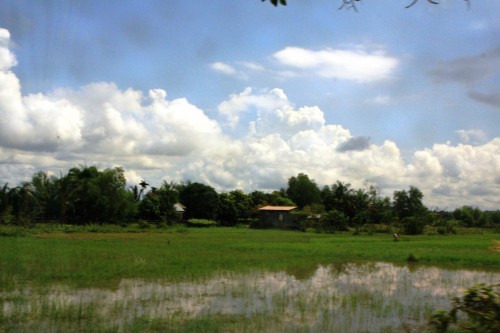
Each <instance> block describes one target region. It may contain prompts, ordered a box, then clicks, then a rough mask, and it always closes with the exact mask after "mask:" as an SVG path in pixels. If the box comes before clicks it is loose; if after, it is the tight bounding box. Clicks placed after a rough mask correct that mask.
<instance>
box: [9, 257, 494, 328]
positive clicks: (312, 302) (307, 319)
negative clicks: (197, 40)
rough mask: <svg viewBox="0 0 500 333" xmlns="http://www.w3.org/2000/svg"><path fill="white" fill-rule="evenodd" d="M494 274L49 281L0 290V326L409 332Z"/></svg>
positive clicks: (338, 269) (358, 271)
mask: <svg viewBox="0 0 500 333" xmlns="http://www.w3.org/2000/svg"><path fill="white" fill-rule="evenodd" d="M498 281H500V273H498V272H485V271H473V270H449V269H441V268H435V267H419V266H396V265H393V264H389V263H363V264H356V263H346V264H338V265H330V266H319V267H317V269H316V270H315V271H313V272H310V274H308V276H307V277H305V278H304V277H301V278H297V277H295V276H294V275H293V274H288V273H286V272H266V271H259V272H254V273H252V274H238V273H227V274H221V275H219V276H217V277H212V278H207V279H205V280H203V281H197V282H189V281H186V282H178V283H171V282H166V281H154V282H151V281H144V280H123V281H122V282H121V283H120V284H119V286H118V287H117V288H116V289H113V290H109V289H100V288H92V289H72V288H70V287H67V286H61V285H56V286H52V287H50V288H49V289H48V290H47V289H45V290H44V291H36V290H29V289H26V290H17V291H14V292H3V293H0V301H1V307H0V309H1V310H2V313H1V316H0V329H2V328H4V329H6V331H12V332H17V331H25V330H29V331H37V330H38V331H54V332H56V331H66V330H77V331H80V330H83V331H87V330H89V329H90V330H94V329H95V330H96V331H117V332H121V331H123V332H126V331H130V330H132V329H137V330H139V331H141V329H140V328H141V327H143V328H145V330H144V331H151V330H155V327H156V328H157V330H158V331H164V330H166V329H165V328H169V329H170V331H182V330H186V331H188V330H189V331H197V330H196V327H197V326H196V325H195V323H199V324H200V325H205V326H206V325H208V326H209V327H210V331H217V330H219V331H224V332H227V331H230V332H257V331H259V332H290V331H291V332H398V331H411V329H412V328H418V327H419V326H421V325H423V324H425V322H426V321H427V320H428V317H429V315H430V314H431V313H432V312H433V310H434V309H435V308H444V309H447V308H449V307H450V305H451V302H450V299H451V297H453V296H458V295H460V294H461V292H462V291H463V290H464V289H465V288H467V287H470V286H472V285H474V284H478V283H486V284H493V283H498ZM141 325H142V326H141ZM155 325H156V326H155ZM167 331H168V330H167ZM198 331H203V329H200V330H198Z"/></svg>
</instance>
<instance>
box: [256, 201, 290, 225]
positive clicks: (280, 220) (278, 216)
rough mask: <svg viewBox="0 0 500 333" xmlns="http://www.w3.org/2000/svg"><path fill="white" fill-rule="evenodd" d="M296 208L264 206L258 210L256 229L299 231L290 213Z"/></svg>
mask: <svg viewBox="0 0 500 333" xmlns="http://www.w3.org/2000/svg"><path fill="white" fill-rule="evenodd" d="M296 208H297V206H264V207H261V208H259V210H258V221H256V223H255V224H254V226H255V227H256V228H278V229H300V225H299V224H298V223H297V222H295V221H294V219H293V215H292V214H290V212H291V211H292V210H294V209H296Z"/></svg>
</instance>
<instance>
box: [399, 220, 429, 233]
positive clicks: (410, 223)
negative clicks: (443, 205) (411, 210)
mask: <svg viewBox="0 0 500 333" xmlns="http://www.w3.org/2000/svg"><path fill="white" fill-rule="evenodd" d="M401 225H402V226H403V231H404V233H405V234H407V235H421V234H423V233H424V228H425V225H426V221H425V218H423V217H420V216H410V217H406V218H404V219H403V220H402V221H401Z"/></svg>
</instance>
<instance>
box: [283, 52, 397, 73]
mask: <svg viewBox="0 0 500 333" xmlns="http://www.w3.org/2000/svg"><path fill="white" fill-rule="evenodd" d="M274 58H275V59H276V60H278V61H279V62H280V63H281V64H283V65H286V66H289V67H292V68H295V69H299V70H304V71H308V72H312V73H314V74H316V75H319V76H323V77H327V78H334V79H344V80H353V81H358V82H372V81H378V80H383V79H387V78H390V77H391V75H392V74H393V73H394V70H395V69H396V67H397V65H398V62H399V61H398V59H396V58H394V57H391V56H389V55H387V54H385V53H384V52H382V51H378V50H376V51H373V52H367V51H365V50H362V49H355V50H342V49H324V50H319V51H314V50H308V49H304V48H301V47H286V48H284V49H283V50H280V51H278V52H276V53H275V54H274Z"/></svg>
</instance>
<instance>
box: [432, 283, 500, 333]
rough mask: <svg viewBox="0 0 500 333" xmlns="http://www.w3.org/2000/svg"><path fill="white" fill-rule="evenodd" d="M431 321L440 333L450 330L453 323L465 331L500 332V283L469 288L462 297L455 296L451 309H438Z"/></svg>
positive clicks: (435, 329)
mask: <svg viewBox="0 0 500 333" xmlns="http://www.w3.org/2000/svg"><path fill="white" fill-rule="evenodd" d="M460 312H461V313H460ZM460 314H463V315H465V316H460ZM429 323H430V325H431V326H432V327H433V328H434V331H435V332H439V333H444V332H448V329H449V328H450V326H452V325H455V326H457V327H459V328H460V329H461V330H462V331H465V332H478V333H479V332H481V333H494V332H500V284H497V285H485V284H479V285H475V286H473V287H471V288H469V289H467V290H466V291H465V293H464V294H463V296H462V297H461V298H460V297H455V298H453V307H452V308H451V310H450V311H448V312H446V311H444V310H442V309H438V310H436V311H435V312H434V314H433V315H432V317H431V320H430V322H429Z"/></svg>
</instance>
